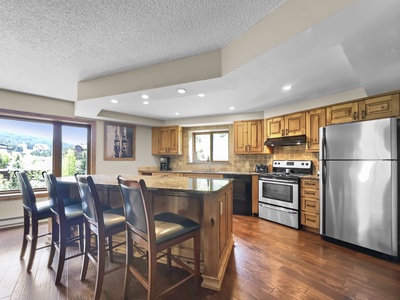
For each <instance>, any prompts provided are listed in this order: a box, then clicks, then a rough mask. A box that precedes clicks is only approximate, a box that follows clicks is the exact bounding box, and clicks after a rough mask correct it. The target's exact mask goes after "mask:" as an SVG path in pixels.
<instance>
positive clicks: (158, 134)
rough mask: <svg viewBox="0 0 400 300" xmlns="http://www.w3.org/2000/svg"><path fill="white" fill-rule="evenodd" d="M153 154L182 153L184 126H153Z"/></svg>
mask: <svg viewBox="0 0 400 300" xmlns="http://www.w3.org/2000/svg"><path fill="white" fill-rule="evenodd" d="M152 154H153V155H180V154H182V128H181V127H180V126H171V127H153V129H152Z"/></svg>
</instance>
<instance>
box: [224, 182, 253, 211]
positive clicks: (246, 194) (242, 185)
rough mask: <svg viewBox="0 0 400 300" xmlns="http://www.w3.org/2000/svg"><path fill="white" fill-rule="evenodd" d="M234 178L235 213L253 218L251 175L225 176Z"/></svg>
mask: <svg viewBox="0 0 400 300" xmlns="http://www.w3.org/2000/svg"><path fill="white" fill-rule="evenodd" d="M224 178H233V179H234V180H233V213H234V214H235V215H246V216H251V215H252V211H251V175H239V174H224Z"/></svg>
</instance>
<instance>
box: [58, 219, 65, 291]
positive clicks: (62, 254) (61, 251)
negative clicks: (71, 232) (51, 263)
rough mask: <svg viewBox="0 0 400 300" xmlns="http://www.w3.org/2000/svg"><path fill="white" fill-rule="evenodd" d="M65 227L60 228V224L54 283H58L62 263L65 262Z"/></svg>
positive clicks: (62, 267)
mask: <svg viewBox="0 0 400 300" xmlns="http://www.w3.org/2000/svg"><path fill="white" fill-rule="evenodd" d="M66 229H67V228H62V227H61V226H60V245H59V251H58V267H57V276H56V284H59V283H60V281H61V275H62V272H63V270H64V263H65V252H66V250H67V236H66V233H67V232H68V231H67V230H66Z"/></svg>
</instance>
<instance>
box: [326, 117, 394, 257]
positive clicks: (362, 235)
mask: <svg viewBox="0 0 400 300" xmlns="http://www.w3.org/2000/svg"><path fill="white" fill-rule="evenodd" d="M397 124H398V122H397V120H396V119H395V118H387V119H380V120H373V121H365V122H357V123H345V124H338V125H331V126H326V127H321V128H320V131H319V135H320V153H319V160H320V161H319V169H320V179H319V180H320V205H321V219H320V220H321V221H320V222H321V224H320V225H321V226H320V230H321V234H322V235H323V236H324V237H328V238H332V239H334V240H333V241H335V240H338V241H344V242H346V243H350V244H353V245H357V246H361V247H364V248H367V249H371V250H374V251H377V252H380V253H384V254H387V255H390V256H396V257H397V256H399V220H398V215H399V208H398V162H397V150H398V149H397V148H398V134H397V131H398V125H397Z"/></svg>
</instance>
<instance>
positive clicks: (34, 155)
mask: <svg viewBox="0 0 400 300" xmlns="http://www.w3.org/2000/svg"><path fill="white" fill-rule="evenodd" d="M89 146H90V125H87V124H69V123H64V122H49V121H42V120H40V121H39V120H31V119H22V118H21V119H18V118H6V117H0V191H2V192H4V191H10V190H18V189H19V186H18V183H17V180H16V178H15V176H14V175H13V172H14V170H25V171H26V172H27V173H28V175H29V178H30V180H31V184H32V187H33V188H45V184H44V181H43V179H42V172H43V171H48V172H53V173H54V174H55V175H56V176H71V175H73V174H75V173H77V172H78V173H80V174H87V172H88V170H89V162H88V159H87V158H88V150H90V147H89Z"/></svg>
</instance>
